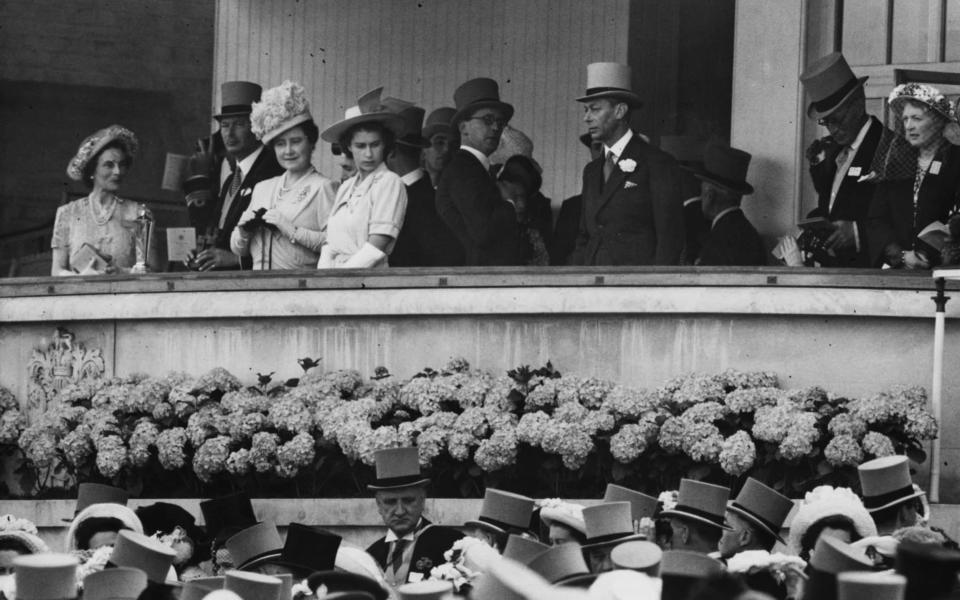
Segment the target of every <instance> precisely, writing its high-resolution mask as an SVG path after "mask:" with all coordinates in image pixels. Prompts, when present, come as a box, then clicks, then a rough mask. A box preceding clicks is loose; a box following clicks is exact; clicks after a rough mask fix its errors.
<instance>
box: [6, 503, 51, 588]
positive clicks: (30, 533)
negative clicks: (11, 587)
mask: <svg viewBox="0 0 960 600" xmlns="http://www.w3.org/2000/svg"><path fill="white" fill-rule="evenodd" d="M43 552H50V549H49V548H47V544H46V543H45V542H44V541H43V540H41V539H40V537H39V534H38V533H37V526H36V525H34V524H33V523H32V522H30V521H28V520H27V519H18V518H16V517H15V516H13V515H3V516H0V576H4V575H10V574H12V573H13V559H14V558H16V557H18V556H22V555H24V554H40V553H43Z"/></svg>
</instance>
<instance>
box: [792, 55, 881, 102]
mask: <svg viewBox="0 0 960 600" xmlns="http://www.w3.org/2000/svg"><path fill="white" fill-rule="evenodd" d="M867 79H868V78H867V77H860V78H857V76H856V75H854V74H853V69H851V68H850V65H848V64H847V59H845V58H844V57H843V55H842V54H840V53H839V52H831V53H830V54H828V55H826V56H824V57H822V58H819V59H817V60H815V61H813V62H812V63H810V65H809V66H808V67H807V68H806V70H805V71H804V72H803V73H802V74H801V75H800V81H801V82H802V83H803V87H804V89H806V91H807V95H808V96H809V98H810V104H809V105H808V106H807V116H808V117H810V118H811V119H822V118H823V117H826V116H828V115H829V114H830V113H832V112H833V111H835V110H837V108H839V107H840V106H841V105H843V103H844V102H846V101H847V99H848V98H850V96H852V95H853V94H854V93H855V92H856V91H857V90H859V89H861V88H862V87H863V84H864V83H865V82H866V81H867Z"/></svg>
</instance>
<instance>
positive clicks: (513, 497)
mask: <svg viewBox="0 0 960 600" xmlns="http://www.w3.org/2000/svg"><path fill="white" fill-rule="evenodd" d="M535 504H536V501H535V500H534V499H533V498H528V497H527V496H524V495H522V494H514V493H513V492H505V491H503V490H497V489H494V488H487V489H486V491H485V492H484V493H483V505H481V507H480V515H479V516H478V517H477V518H476V519H473V520H470V521H467V522H466V523H464V524H463V527H464V530H465V531H466V532H467V535H469V536H471V537H475V538H478V539H481V540H485V541H486V542H487V543H488V544H490V546H493V547H494V548H496V549H497V550H498V551H500V552H502V551H503V549H504V546H505V545H506V543H507V538H508V537H509V536H510V534H517V535H531V536H532V533H531V531H530V524H531V521H532V520H533V510H534V506H535Z"/></svg>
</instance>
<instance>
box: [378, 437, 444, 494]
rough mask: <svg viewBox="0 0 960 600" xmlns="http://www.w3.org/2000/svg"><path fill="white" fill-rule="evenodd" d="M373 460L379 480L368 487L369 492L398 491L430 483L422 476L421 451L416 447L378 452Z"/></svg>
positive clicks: (387, 449)
mask: <svg viewBox="0 0 960 600" xmlns="http://www.w3.org/2000/svg"><path fill="white" fill-rule="evenodd" d="M373 459H374V461H376V466H377V480H376V481H375V482H373V483H371V484H370V485H368V486H367V489H368V490H397V489H400V488H405V487H411V486H415V485H427V484H428V483H430V479H428V478H427V477H424V476H423V475H421V474H420V451H419V450H417V448H416V447H414V446H409V447H406V448H386V449H383V450H377V451H376V452H374V453H373Z"/></svg>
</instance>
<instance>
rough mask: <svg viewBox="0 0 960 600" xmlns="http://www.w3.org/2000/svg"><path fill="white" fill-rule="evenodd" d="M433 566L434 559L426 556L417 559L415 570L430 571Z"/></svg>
mask: <svg viewBox="0 0 960 600" xmlns="http://www.w3.org/2000/svg"><path fill="white" fill-rule="evenodd" d="M432 568H433V561H432V560H430V559H429V558H427V557H426V556H424V557H422V558H421V559H420V560H418V561H417V564H416V568H415V569H414V570H415V571H422V572H429V571H430V569H432Z"/></svg>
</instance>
